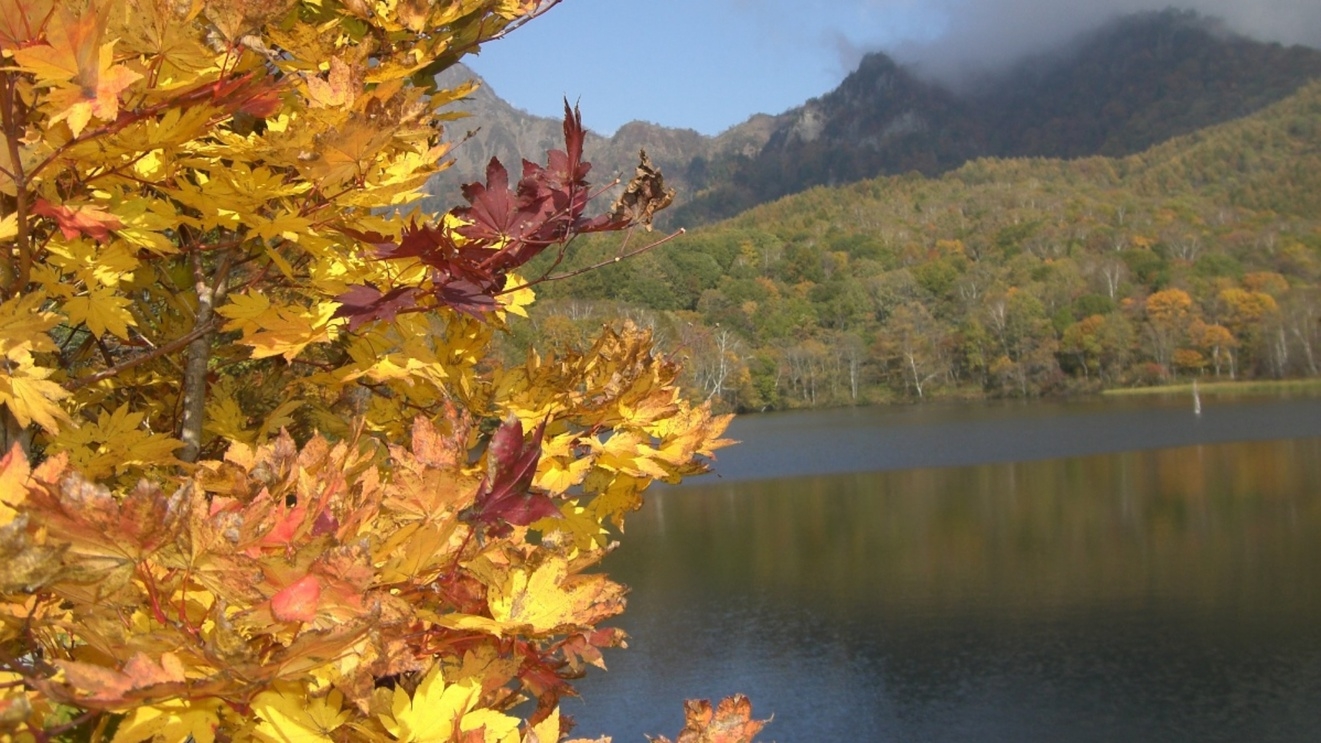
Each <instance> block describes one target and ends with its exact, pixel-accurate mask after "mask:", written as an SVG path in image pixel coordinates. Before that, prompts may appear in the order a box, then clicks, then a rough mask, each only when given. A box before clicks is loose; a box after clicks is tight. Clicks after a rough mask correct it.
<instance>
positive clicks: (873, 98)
mask: <svg viewBox="0 0 1321 743" xmlns="http://www.w3.org/2000/svg"><path fill="white" fill-rule="evenodd" d="M446 74H447V76H446V77H444V78H442V79H441V81H440V82H441V84H442V85H453V84H457V83H458V82H461V81H463V80H465V79H467V77H472V76H473V75H472V72H471V70H468V69H466V68H456V69H453V70H450V71H449V72H448V73H446ZM1319 77H1321V51H1319V50H1315V49H1310V48H1307V47H1297V46H1295V47H1283V46H1281V45H1279V44H1267V43H1262V42H1257V41H1253V40H1251V39H1247V38H1246V37H1242V36H1237V35H1235V34H1233V33H1231V32H1229V31H1227V30H1226V29H1225V27H1224V26H1223V24H1220V23H1219V22H1217V21H1216V20H1214V19H1210V18H1206V17H1203V16H1200V15H1198V14H1196V13H1194V12H1191V11H1179V10H1166V11H1158V12H1148V13H1139V14H1134V15H1129V16H1124V17H1122V18H1120V19H1118V20H1116V21H1114V22H1112V23H1110V24H1108V25H1106V26H1103V27H1100V28H1097V29H1094V30H1092V31H1091V32H1088V33H1087V34H1084V35H1083V36H1082V37H1080V38H1079V39H1078V40H1076V41H1075V42H1074V43H1073V44H1072V45H1070V46H1068V47H1065V48H1061V49H1060V50H1057V51H1056V52H1054V53H1052V54H1050V55H1043V56H1039V57H1034V58H1030V59H1025V60H1023V61H1022V62H1020V63H1019V64H1018V65H1017V66H1014V67H1012V68H1011V69H1010V70H1009V71H1008V72H1004V73H1001V74H998V75H993V76H987V77H985V78H983V79H981V80H976V81H972V82H971V83H969V84H968V85H965V86H960V87H959V88H958V89H957V90H956V89H955V88H953V87H951V86H948V85H946V84H942V83H939V82H935V81H933V80H929V79H926V78H924V77H923V76H921V75H920V74H919V73H918V72H917V71H915V70H914V69H912V68H909V67H905V66H903V65H901V64H899V63H897V62H895V61H894V60H893V59H891V58H890V57H888V56H886V55H884V54H882V53H872V54H869V55H867V56H865V57H864V58H863V60H862V61H861V63H860V64H859V67H858V68H857V69H856V70H855V71H854V72H852V73H850V75H848V76H847V77H846V78H845V79H844V81H843V82H841V84H840V85H839V86H838V87H836V88H835V89H834V90H832V91H830V92H828V93H826V94H824V95H822V96H819V97H815V98H812V99H809V100H808V101H805V102H804V103H803V104H802V105H801V106H798V107H795V108H793V109H790V110H789V111H786V112H784V113H781V114H774V115H772V114H757V115H755V116H753V117H750V118H749V119H748V120H747V121H745V122H743V123H741V124H739V125H736V126H734V127H731V128H730V129H728V130H726V131H724V132H722V133H721V134H719V135H716V136H715V137H708V136H705V135H702V134H699V133H698V132H696V131H693V130H685V129H673V128H667V127H663V126H660V125H657V124H653V123H648V122H641V121H634V122H630V123H628V124H626V125H624V126H623V127H620V129H619V130H618V131H616V132H615V134H614V135H613V136H611V137H604V136H602V135H599V134H596V133H589V135H588V139H587V142H586V145H585V152H586V156H587V159H588V160H589V161H591V162H592V163H593V164H594V168H595V170H594V173H593V179H592V180H593V182H595V183H597V184H601V185H605V184H608V183H609V182H610V181H611V180H612V179H613V178H615V177H621V178H623V179H625V180H627V178H628V177H630V176H631V175H632V169H633V166H634V164H635V163H636V162H637V156H638V150H639V149H642V148H645V149H646V150H647V152H648V154H649V155H650V156H651V158H652V160H653V162H655V163H656V164H657V165H659V166H660V168H661V169H662V171H663V172H664V173H665V176H666V179H667V182H668V183H670V184H671V185H674V186H676V187H677V188H678V190H679V197H678V199H677V200H676V206H675V207H674V208H673V209H672V210H671V212H670V213H669V214H667V215H665V216H664V217H663V219H662V220H661V224H662V226H672V225H684V226H689V227H691V226H695V225H698V224H703V223H707V222H711V221H715V220H718V219H723V218H727V217H730V216H733V215H734V214H737V213H739V212H741V211H743V210H745V209H747V208H750V207H752V206H755V205H757V204H761V203H766V202H768V201H771V200H774V199H776V198H779V197H781V196H785V195H788V194H791V193H796V192H799V191H803V190H805V189H807V188H811V187H813V186H818V185H839V184H844V183H850V182H855V181H859V180H864V179H867V178H871V177H875V176H879V175H887V174H898V173H904V172H908V171H916V172H918V173H922V174H924V175H939V174H941V173H945V172H948V171H950V170H953V169H955V168H958V167H960V166H961V165H963V164H964V163H966V162H969V161H971V160H974V159H976V158H979V157H1066V158H1076V157H1086V156H1090V155H1110V156H1122V155H1127V154H1132V153H1135V152H1139V151H1142V150H1144V149H1146V148H1148V147H1151V146H1152V145H1155V144H1157V143H1159V142H1163V141H1167V140H1169V139H1171V138H1173V137H1175V136H1179V135H1182V134H1187V133H1190V132H1192V131H1196V130H1198V129H1200V128H1203V127H1206V126H1211V125H1215V124H1219V123H1223V122H1225V121H1229V120H1232V119H1235V118H1239V117H1241V116H1245V115H1247V114H1250V113H1252V112H1254V111H1257V110H1260V109H1261V108H1263V107H1264V106H1266V105H1269V104H1270V103H1273V102H1275V101H1278V100H1281V99H1283V98H1284V97H1286V96H1288V95H1289V94H1291V93H1292V92H1294V91H1296V90H1298V89H1299V88H1300V87H1301V86H1302V85H1304V84H1305V83H1306V82H1308V81H1309V80H1312V79H1316V78H1319ZM459 108H466V109H469V110H471V111H472V113H473V118H472V119H469V120H468V121H472V122H475V123H479V124H480V125H481V128H480V129H479V130H478V132H477V134H476V135H474V136H473V137H471V138H470V139H469V140H468V141H466V142H464V143H462V144H460V145H459V146H458V147H456V149H455V151H454V157H455V160H456V162H455V165H454V167H452V168H450V169H449V170H448V171H446V172H445V173H442V174H441V175H440V176H438V177H437V178H435V179H433V180H432V182H431V183H429V184H428V190H429V192H430V193H432V194H435V195H436V196H435V199H436V201H437V202H439V204H452V203H455V201H457V200H458V199H460V198H461V195H460V192H459V184H460V183H461V182H463V181H470V180H473V179H474V177H476V176H478V175H479V174H481V173H483V172H484V170H485V163H486V161H487V160H489V159H490V157H492V156H495V157H499V158H500V159H501V161H502V162H506V163H507V164H508V163H515V162H517V161H518V160H517V158H518V157H519V156H528V157H538V156H540V155H541V154H542V153H543V152H544V151H545V150H547V149H550V148H554V147H559V146H561V145H560V143H561V134H560V121H559V120H558V119H552V118H547V117H537V116H533V115H530V114H527V113H526V112H521V111H519V110H518V109H515V108H514V107H513V106H511V105H509V104H508V103H506V102H504V101H502V100H500V99H499V98H498V96H496V95H495V93H494V91H491V90H490V89H489V88H482V89H480V91H479V92H478V93H477V94H475V95H474V96H473V97H472V98H470V99H469V100H466V101H463V102H461V104H460V105H459ZM463 123H464V122H462V121H461V122H458V124H459V126H462V125H463Z"/></svg>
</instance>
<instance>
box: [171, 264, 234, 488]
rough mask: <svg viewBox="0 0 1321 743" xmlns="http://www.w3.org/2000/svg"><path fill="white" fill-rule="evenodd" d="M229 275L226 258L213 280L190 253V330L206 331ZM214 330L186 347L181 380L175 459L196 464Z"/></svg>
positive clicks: (204, 418) (200, 336)
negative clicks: (193, 297)
mask: <svg viewBox="0 0 1321 743" xmlns="http://www.w3.org/2000/svg"><path fill="white" fill-rule="evenodd" d="M228 273H229V258H228V257H226V259H225V260H224V261H223V262H222V263H221V265H220V267H219V268H217V269H216V273H215V276H214V277H208V276H207V275H206V269H205V267H204V266H203V265H202V254H201V252H200V251H194V252H193V283H194V288H195V290H196V291H197V315H196V317H195V318H194V324H193V327H194V328H207V327H209V326H210V325H211V323H212V322H213V321H214V319H215V309H216V305H218V304H219V303H220V302H221V301H222V300H223V299H224V296H225V279H226V277H227V274H228ZM215 335H216V333H215V330H214V329H209V330H207V331H206V332H204V333H202V334H201V335H199V336H198V337H197V338H196V339H194V340H193V342H192V343H189V344H188V352H187V359H186V361H185V363H184V377H183V422H182V423H181V424H180V428H179V440H181V441H182V442H183V448H182V449H180V450H179V459H181V460H183V461H185V462H196V461H197V457H198V455H200V454H201V452H202V426H203V424H204V423H205V422H206V383H207V379H206V377H207V372H208V370H209V366H210V361H211V342H212V340H213V339H214V338H215Z"/></svg>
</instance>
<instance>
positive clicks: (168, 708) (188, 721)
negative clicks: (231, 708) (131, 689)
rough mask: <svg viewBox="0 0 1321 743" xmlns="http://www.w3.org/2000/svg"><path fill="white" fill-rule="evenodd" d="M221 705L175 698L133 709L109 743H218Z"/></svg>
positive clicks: (199, 700)
mask: <svg viewBox="0 0 1321 743" xmlns="http://www.w3.org/2000/svg"><path fill="white" fill-rule="evenodd" d="M221 704H223V703H222V702H221V701H220V700H219V699H172V700H170V701H168V702H160V703H158V704H152V705H143V706H137V707H134V708H133V709H132V710H130V711H129V713H128V714H127V715H125V716H124V719H123V720H121V721H120V723H119V727H118V729H116V730H115V737H114V738H112V739H111V741H110V743H137V742H138V741H143V740H189V739H190V738H191V739H192V740H194V741H196V743H215V739H216V728H217V727H219V725H220V706H221Z"/></svg>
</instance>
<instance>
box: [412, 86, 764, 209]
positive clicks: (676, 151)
mask: <svg viewBox="0 0 1321 743" xmlns="http://www.w3.org/2000/svg"><path fill="white" fill-rule="evenodd" d="M469 80H473V81H476V82H478V84H479V86H478V88H477V89H476V91H475V92H473V93H472V94H471V95H469V96H468V97H467V98H465V99H464V100H462V101H460V102H459V103H458V104H456V105H455V106H454V108H455V109H457V110H461V111H463V112H464V113H466V114H467V116H465V117H464V118H461V119H458V120H456V121H455V122H454V123H453V124H452V132H451V133H450V135H449V138H450V140H451V141H455V142H457V145H456V146H455V148H454V149H453V151H452V152H451V157H452V159H453V161H454V163H453V165H452V166H450V168H449V169H448V170H446V171H443V172H441V173H440V174H438V175H437V176H435V177H433V178H432V179H431V181H430V182H429V183H428V184H427V191H428V192H429V193H430V194H432V197H431V198H430V199H429V200H428V201H430V202H432V204H429V205H433V206H436V207H444V208H448V207H449V206H452V205H453V204H455V203H459V202H460V200H461V199H462V195H461V191H460V187H461V185H462V184H463V183H465V182H470V181H473V180H475V179H476V178H477V177H478V176H479V175H481V174H483V173H485V171H486V164H487V163H488V162H489V161H490V160H491V158H492V157H496V158H499V160H500V162H502V163H504V164H505V166H506V167H507V168H509V169H510V170H511V171H512V172H516V169H517V166H518V163H519V162H521V161H522V159H523V158H527V159H539V158H542V159H544V157H545V153H546V151H547V150H550V149H562V148H563V147H564V133H563V129H562V125H563V119H562V118H551V117H545V116H536V115H533V114H529V113H527V112H526V111H522V110H520V109H517V108H515V107H514V106H511V105H510V104H509V103H507V102H505V101H504V100H503V99H501V98H500V97H499V96H498V95H497V91H494V90H492V89H491V87H490V86H489V85H487V84H486V83H485V82H484V81H482V80H481V78H480V77H479V76H478V75H477V74H476V73H475V72H473V71H472V69H471V68H468V67H466V66H464V65H456V66H454V67H452V68H450V69H449V70H447V71H445V72H444V73H442V74H441V75H440V76H439V77H438V78H437V82H438V84H439V85H440V86H441V87H455V86H458V85H461V84H463V83H465V82H468V81H469ZM774 122H775V119H774V117H770V116H764V115H758V116H754V117H752V118H750V119H749V120H748V121H747V122H744V123H743V124H741V125H739V126H736V127H734V128H732V129H730V130H728V131H726V132H724V133H723V134H721V135H719V136H717V137H708V136H704V135H702V134H699V133H698V132H696V131H694V130H692V129H674V128H669V127H663V126H659V125H657V124H652V123H649V122H645V121H633V122H629V123H627V124H625V125H624V126H622V127H620V128H619V130H618V131H616V132H615V133H614V135H613V136H610V137H603V136H601V135H600V134H597V133H595V132H591V131H589V132H588V133H587V138H586V141H585V142H584V144H583V151H584V155H585V157H586V159H587V161H588V162H590V163H592V173H591V181H592V183H595V184H597V185H606V184H608V183H609V182H610V181H611V180H613V179H614V178H616V177H619V178H620V179H621V180H622V181H624V182H627V181H628V180H629V179H630V178H632V177H633V171H634V168H635V167H636V166H637V164H638V153H639V151H640V150H642V149H644V148H645V149H646V151H647V154H648V156H649V157H650V158H651V159H652V161H653V162H654V163H655V164H656V165H658V166H660V168H661V170H662V172H664V174H665V176H666V179H667V182H668V183H669V184H670V185H673V186H677V187H678V189H679V191H680V192H681V193H685V194H691V193H692V192H693V190H694V188H693V186H694V184H695V183H698V182H705V180H706V179H707V178H709V177H710V174H709V169H708V168H707V166H706V163H708V162H709V161H710V160H712V159H713V158H717V157H720V156H732V155H736V154H739V155H742V156H745V157H750V156H754V155H756V154H757V153H758V152H760V151H761V149H762V147H763V146H764V145H765V144H766V142H767V140H768V139H769V138H770V136H771V131H772V130H773V127H774Z"/></svg>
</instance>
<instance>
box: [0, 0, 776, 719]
mask: <svg viewBox="0 0 1321 743" xmlns="http://www.w3.org/2000/svg"><path fill="white" fill-rule="evenodd" d="M554 4H555V0H547V1H545V2H538V1H537V0H464V1H463V2H457V1H437V2H402V1H401V2H393V0H388V1H387V0H382V1H380V2H377V1H375V0H278V1H274V2H251V1H250V0H194V1H193V2H182V3H180V2H170V1H167V0H85V1H83V0H0V145H2V146H0V249H2V252H0V357H2V358H3V364H0V417H2V418H3V421H4V426H3V444H4V447H3V450H0V452H3V453H0V457H2V458H0V554H3V556H4V561H3V565H0V735H2V737H5V738H6V739H13V740H31V741H48V740H62V739H66V738H69V739H75V738H76V739H87V738H89V737H90V738H92V739H95V740H103V739H107V738H111V737H112V735H113V740H114V741H116V742H117V743H131V742H132V741H139V740H185V739H191V740H195V741H199V742H205V741H212V740H217V739H221V740H282V741H287V740H308V741H316V740H349V739H353V740H400V741H423V740H460V739H462V740H486V741H533V740H536V741H542V742H543V743H544V741H552V740H558V739H559V738H560V736H561V734H562V733H563V732H564V731H565V728H566V725H564V724H563V723H562V721H561V718H560V716H559V713H558V707H557V702H558V699H559V698H560V697H562V696H563V695H564V694H566V693H570V691H571V688H570V686H569V680H570V679H571V678H573V677H574V676H576V675H577V674H580V673H581V672H582V669H583V667H584V666H585V665H588V664H598V665H599V664H600V663H601V649H602V648H605V647H611V646H614V645H617V644H619V643H620V642H621V640H622V638H623V635H622V633H621V632H619V631H618V630H614V629H610V628H608V627H604V626H600V623H601V622H603V621H605V620H607V619H609V618H610V617H611V616H613V615H615V614H617V613H618V612H619V611H620V610H621V609H622V607H623V599H622V594H623V588H622V587H621V586H619V585H617V584H615V583H613V582H611V581H610V580H609V579H608V578H606V576H604V575H602V574H599V573H592V572H589V571H590V568H591V567H592V566H593V565H594V564H595V563H596V562H597V561H598V560H599V558H600V557H601V555H602V554H604V549H605V546H606V545H607V543H608V542H609V540H610V534H611V531H610V530H611V529H612V528H618V527H620V526H621V525H622V522H623V518H624V516H625V515H626V514H627V513H628V512H629V511H630V510H632V509H634V508H636V507H637V506H638V505H639V503H640V498H641V494H642V491H643V490H644V489H645V488H646V487H647V486H648V484H649V483H651V482H652V481H654V480H656V479H664V480H670V481H674V480H678V479H679V478H681V477H683V476H684V475H687V474H692V473H696V472H699V471H701V470H702V469H704V467H705V459H706V458H707V457H709V456H710V455H711V452H712V451H713V450H714V449H715V448H717V447H719V446H720V445H722V444H723V443H724V442H723V441H722V440H721V439H720V434H721V431H722V430H723V428H724V426H725V424H726V422H727V420H726V419H725V418H721V417H713V416H712V415H711V414H710V412H709V410H708V409H707V408H705V407H702V406H694V405H691V404H689V403H688V402H687V401H686V400H684V399H682V398H681V397H680V396H679V395H678V393H677V388H676V382H675V380H676V378H677V375H678V368H677V366H676V364H675V363H674V362H672V361H671V360H669V359H667V358H664V357H662V356H660V355H659V354H657V353H655V352H654V351H653V348H652V342H651V338H650V336H649V334H648V333H646V332H644V331H642V330H640V329H638V328H636V327H633V326H628V325H625V326H620V327H615V328H612V329H607V330H605V331H603V332H602V333H601V334H600V335H599V336H598V337H597V338H596V339H595V340H594V341H593V342H592V343H591V345H590V346H589V347H587V348H580V349H567V350H561V351H557V352H554V353H547V354H539V353H535V352H534V353H530V354H529V355H528V356H527V358H526V360H525V361H524V362H523V363H521V364H517V365H514V366H512V367H507V368H506V367H502V366H500V365H498V364H495V363H492V360H491V359H490V358H489V356H488V350H489V349H490V346H491V343H492V339H493V337H494V335H495V334H496V333H499V332H501V329H502V328H503V327H505V325H506V323H507V322H508V321H509V319H510V316H513V315H518V314H521V313H522V312H523V311H524V307H525V306H526V305H527V303H528V302H530V301H531V300H532V290H531V288H530V286H529V283H530V282H529V281H528V279H529V278H530V279H532V282H531V283H535V281H536V277H520V276H519V273H518V272H519V270H520V268H521V267H523V266H524V265H525V264H526V263H527V261H528V260H529V259H531V258H532V257H534V256H536V255H538V254H541V253H545V252H548V251H549V252H554V253H556V254H557V255H558V254H560V253H561V252H562V251H563V250H564V249H565V246H566V245H567V244H568V243H569V242H570V241H571V240H572V239H573V238H574V237H575V236H576V235H579V234H582V233H586V232H596V231H605V230H616V229H623V228H626V227H628V226H630V225H632V224H634V223H638V222H646V221H648V220H649V218H650V214H651V212H652V211H653V210H654V209H655V208H657V207H659V206H661V205H663V204H662V202H666V201H667V197H666V191H665V189H664V188H663V187H662V183H661V181H660V176H659V174H658V173H655V172H654V171H653V172H651V173H650V174H649V175H647V176H646V177H647V178H650V179H652V180H649V181H647V182H645V183H635V184H634V186H635V187H633V188H631V189H630V190H629V193H633V194H638V193H645V194H651V195H653V196H654V197H655V201H654V202H653V201H648V202H646V203H638V202H637V200H636V199H635V200H634V201H633V202H629V203H623V202H621V203H620V204H618V205H617V207H616V208H615V209H613V210H609V211H606V212H605V213H601V214H598V215H596V216H592V215H590V214H589V213H588V207H589V202H590V201H591V198H592V196H593V191H591V187H590V186H589V184H588V180H587V177H588V174H589V170H590V165H589V164H588V163H587V162H586V161H585V160H583V157H582V144H583V138H584V130H583V128H582V124H581V121H580V118H579V116H578V114H577V112H576V111H573V110H568V109H567V106H566V112H565V120H564V135H565V143H564V146H563V148H562V149H558V150H555V151H552V152H550V153H549V157H548V159H547V160H546V161H545V162H544V164H536V163H532V162H525V163H524V164H523V167H522V170H521V172H518V173H512V174H511V173H510V172H509V171H507V170H506V168H505V166H504V165H503V164H501V163H500V162H498V161H492V162H491V163H490V165H489V166H488V167H487V169H486V173H485V178H484V179H483V180H482V181H481V182H477V183H473V184H471V185H469V186H468V187H467V188H466V189H465V190H464V196H465V197H466V200H467V202H468V203H467V204H466V205H464V206H461V207H458V208H455V209H453V210H451V211H450V212H448V213H447V214H443V215H434V214H423V213H419V212H415V211H410V203H411V202H412V201H414V200H415V199H417V197H418V196H419V187H420V186H421V185H422V184H423V182H424V181H425V180H426V179H427V178H428V177H429V176H430V175H431V174H432V173H434V172H435V171H436V169H437V168H438V167H443V164H439V163H443V159H444V156H445V153H446V152H447V148H448V144H447V143H446V141H445V140H444V139H443V136H442V134H443V129H442V125H443V123H444V121H445V120H446V119H447V118H448V117H449V116H450V114H447V113H444V112H443V108H444V106H446V104H449V103H451V102H453V101H455V100H457V99H459V98H461V97H462V96H463V95H464V94H465V92H466V88H459V89H455V90H437V89H435V86H434V75H435V74H436V73H437V72H438V71H440V70H442V69H444V68H445V67H447V66H449V65H452V64H453V63H454V62H456V61H457V60H458V59H459V58H461V57H462V56H463V55H465V54H467V53H469V52H472V51H474V50H476V49H477V47H478V46H479V45H480V44H482V43H485V42H487V41H490V40H493V39H495V38H496V37H498V36H500V35H502V34H504V33H505V32H507V31H508V30H510V29H512V28H514V27H516V26H518V25H519V24H521V23H523V22H525V21H527V20H528V19H530V18H532V17H534V16H535V15H537V14H539V13H540V12H542V11H544V10H546V9H547V8H548V7H550V6H552V5H554ZM643 177H644V176H643V174H641V172H640V175H639V178H643ZM649 198H650V197H649ZM524 700H533V701H535V704H536V710H535V712H534V713H533V714H532V717H531V719H529V720H527V721H525V722H523V721H520V720H519V719H518V718H517V717H515V716H514V715H513V714H512V712H513V710H514V708H515V707H516V706H517V705H518V704H519V703H520V702H522V701H524ZM743 719H750V718H747V716H746V715H743ZM748 729H749V730H750V729H751V726H750V727H749V728H748ZM750 735H751V734H750V733H749V735H748V736H746V737H750ZM738 739H740V740H742V739H744V738H738Z"/></svg>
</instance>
